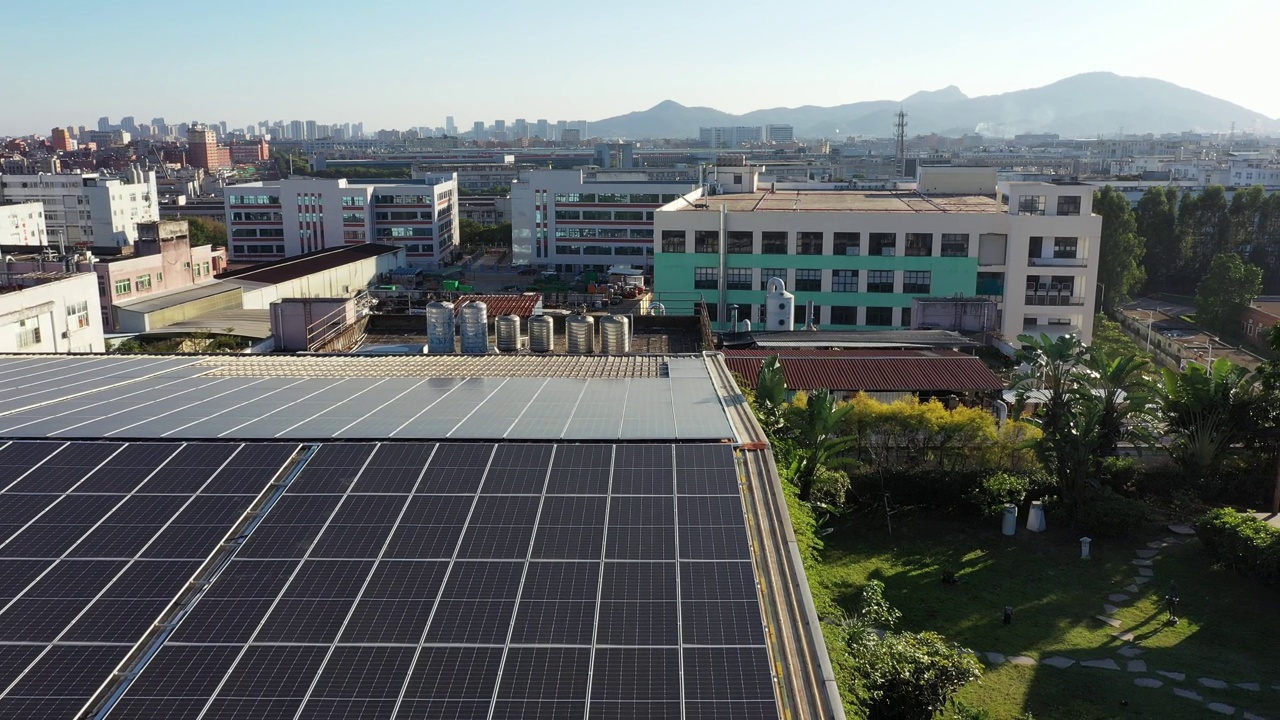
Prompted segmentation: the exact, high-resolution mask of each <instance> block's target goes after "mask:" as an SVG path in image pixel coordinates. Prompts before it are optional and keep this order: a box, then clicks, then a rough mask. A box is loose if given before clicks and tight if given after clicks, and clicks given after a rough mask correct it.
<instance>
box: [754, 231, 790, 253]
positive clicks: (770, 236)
mask: <svg viewBox="0 0 1280 720" xmlns="http://www.w3.org/2000/svg"><path fill="white" fill-rule="evenodd" d="M760 254H761V255H786V254H787V234H786V233H785V232H762V233H760Z"/></svg>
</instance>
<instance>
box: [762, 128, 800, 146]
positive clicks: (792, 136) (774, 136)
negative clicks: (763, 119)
mask: <svg viewBox="0 0 1280 720" xmlns="http://www.w3.org/2000/svg"><path fill="white" fill-rule="evenodd" d="M764 141H765V142H771V143H789V142H795V141H796V129H795V128H794V127H792V126H790V125H765V126H764Z"/></svg>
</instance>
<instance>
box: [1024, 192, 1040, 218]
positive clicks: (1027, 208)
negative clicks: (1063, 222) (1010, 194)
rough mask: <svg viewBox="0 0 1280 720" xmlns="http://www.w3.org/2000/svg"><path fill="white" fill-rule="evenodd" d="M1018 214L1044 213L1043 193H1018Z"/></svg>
mask: <svg viewBox="0 0 1280 720" xmlns="http://www.w3.org/2000/svg"><path fill="white" fill-rule="evenodd" d="M1018 214H1019V215H1043V214H1044V196H1043V195H1019V196H1018Z"/></svg>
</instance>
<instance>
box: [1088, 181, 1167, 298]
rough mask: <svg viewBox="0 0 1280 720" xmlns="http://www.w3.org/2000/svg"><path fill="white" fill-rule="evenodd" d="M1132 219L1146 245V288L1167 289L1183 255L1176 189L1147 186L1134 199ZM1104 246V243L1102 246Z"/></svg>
mask: <svg viewBox="0 0 1280 720" xmlns="http://www.w3.org/2000/svg"><path fill="white" fill-rule="evenodd" d="M1134 218H1135V220H1136V221H1137V224H1138V235H1139V236H1140V237H1141V238H1142V239H1143V241H1144V243H1145V246H1146V250H1147V253H1146V262H1145V266H1146V274H1147V284H1148V287H1150V288H1152V289H1155V290H1169V289H1172V288H1173V282H1174V280H1175V278H1176V277H1177V276H1178V273H1179V272H1180V269H1181V267H1182V264H1183V262H1184V260H1185V257H1186V246H1185V245H1184V244H1183V242H1182V238H1181V237H1180V236H1179V235H1178V228H1177V225H1178V189H1177V188H1175V187H1165V188H1161V187H1151V188H1147V192H1146V193H1145V194H1144V195H1143V196H1142V199H1141V200H1139V201H1138V208H1137V211H1136V212H1135V213H1134ZM1103 247H1104V249H1105V245H1104V246H1103Z"/></svg>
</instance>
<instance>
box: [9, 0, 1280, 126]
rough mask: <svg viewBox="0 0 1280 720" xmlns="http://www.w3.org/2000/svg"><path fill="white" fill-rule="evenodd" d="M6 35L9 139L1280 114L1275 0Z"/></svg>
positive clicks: (425, 17) (456, 17)
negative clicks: (145, 132)
mask: <svg viewBox="0 0 1280 720" xmlns="http://www.w3.org/2000/svg"><path fill="white" fill-rule="evenodd" d="M23 5H25V7H26V8H27V10H26V11H25V12H18V11H16V7H18V6H19V0H7V2H6V3H5V9H4V10H3V11H2V12H0V15H2V16H3V18H4V22H3V23H2V24H3V26H4V28H5V29H4V38H5V44H6V48H5V52H4V56H5V57H6V58H10V59H12V58H28V59H29V60H27V61H24V62H21V63H17V64H9V65H8V67H7V69H6V71H5V78H4V81H3V86H0V97H2V98H3V101H2V102H0V108H2V109H0V134H5V133H10V134H25V133H30V132H41V133H47V132H48V131H49V128H50V127H52V126H53V125H55V124H58V125H69V124H86V125H90V126H92V125H93V124H94V123H95V122H96V120H97V118H98V117H99V116H100V115H109V116H110V117H111V118H112V120H113V121H116V120H118V119H119V118H120V117H121V116H122V115H133V116H134V117H135V118H136V119H137V120H138V121H139V122H148V121H150V119H151V118H152V117H154V116H164V117H165V118H166V119H167V120H168V121H169V122H171V123H177V122H182V121H187V120H192V119H199V120H202V121H206V122H208V121H213V120H226V121H228V122H229V123H231V124H232V125H240V126H243V125H246V124H248V123H251V122H255V121H258V120H264V119H271V120H279V119H283V120H291V119H303V120H305V119H315V120H318V121H319V122H322V123H324V122H344V121H359V120H363V121H364V122H365V127H366V130H370V129H377V128H379V127H399V128H404V127H409V126H414V125H427V126H437V125H443V124H444V117H445V115H453V116H454V117H455V119H456V121H457V123H458V125H459V126H460V127H464V128H469V127H470V124H471V122H472V121H473V120H478V119H484V120H485V121H487V122H492V121H493V120H494V119H495V118H503V119H507V120H512V119H514V118H516V117H524V118H528V119H529V120H530V121H532V120H534V119H536V118H541V117H545V118H548V119H550V120H552V121H555V120H557V119H565V120H574V119H585V120H596V119H600V118H604V117H609V116H612V115H617V114H621V113H625V112H629V111H632V110H641V109H645V108H648V107H651V106H653V105H655V104H657V103H658V102H661V101H662V100H666V99H671V100H675V101H677V102H680V103H683V104H685V105H706V106H711V107H715V108H718V109H721V110H725V111H729V112H735V113H740V112H746V111H749V110H754V109H758V108H767V107H777V106H795V105H838V104H842V103H848V102H855V101H859V100H878V99H895V100H896V99H901V98H903V97H905V96H907V95H909V94H911V93H913V92H915V91H917V90H922V89H937V88H940V87H944V86H946V85H952V84H954V85H957V86H959V87H960V89H961V90H963V91H964V92H965V93H966V94H968V95H970V96H977V95H987V94H993V93H1001V92H1008V91H1011V90H1018V89H1022V88H1027V87H1035V86H1039V85H1044V84H1047V83H1049V82H1052V81H1055V80H1059V79H1061V78H1064V77H1067V76H1070V75H1074V74H1077V73H1081V72H1088V71H1095V70H1107V71H1112V72H1116V73H1120V74H1122V75H1142V76H1148V77H1156V78H1160V79H1163V80H1168V81H1170V82H1174V83H1177V84H1179V85H1184V86H1186V87H1190V88H1193V89H1196V90H1200V91H1202V92H1206V93H1209V94H1211V95H1216V96H1218V97H1221V98H1224V99H1226V100H1230V101H1232V102H1236V103H1239V104H1241V105H1243V106H1245V107H1247V108H1250V109H1252V110H1257V111H1259V112H1262V113H1264V114H1266V115H1268V116H1270V117H1277V116H1280V83H1277V82H1276V81H1275V79H1274V78H1273V77H1271V72H1272V71H1273V70H1274V68H1275V56H1274V50H1273V44H1272V43H1268V42H1265V41H1264V40H1263V39H1262V38H1261V36H1260V35H1258V34H1257V33H1256V32H1254V29H1261V28H1268V27H1270V28H1274V27H1275V26H1276V24H1277V23H1276V21H1277V20H1280V2H1278V1H1277V0H1222V1H1220V2H1215V3H1209V4H1206V3H1204V2H1202V1H1200V0H1197V1H1195V2H1192V1H1191V0H1164V1H1163V2H1152V1H1148V0H1142V1H1139V0H1078V1H1077V2H1057V3H1042V2H1039V1H1036V0H1033V1H1028V0H1021V1H1020V2H1003V1H988V2H977V3H958V2H955V1H954V0H916V1H915V2H850V1H849V0H843V1H841V2H836V1H835V0H808V1H801V2H778V0H729V1H728V2H712V3H698V2H688V1H686V2H670V1H668V0H647V1H646V2H633V3H614V2H608V3H606V2H587V1H585V0H557V1H556V2H528V1H527V0H484V1H482V2H458V1H457V0H451V1H450V2H445V1H444V0H366V1H364V2H360V1H358V0H342V1H341V2H330V1H329V0H308V2H293V1H291V0H279V1H273V2H263V3H252V4H246V3H236V2H232V3H189V2H173V1H172V0H167V1H166V2H153V1H152V0H135V1H133V2H128V3H122V2H101V1H99V0H68V1H67V2H64V3H62V4H59V5H58V6H57V12H53V11H50V10H49V8H47V7H45V6H44V5H42V4H40V3H36V2H32V1H28V2H25V3H23Z"/></svg>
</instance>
